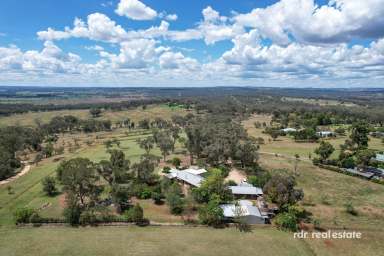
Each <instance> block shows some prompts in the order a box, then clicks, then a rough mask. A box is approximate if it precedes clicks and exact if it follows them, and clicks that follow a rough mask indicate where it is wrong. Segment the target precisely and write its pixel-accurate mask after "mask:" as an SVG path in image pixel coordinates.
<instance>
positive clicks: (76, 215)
mask: <svg viewBox="0 0 384 256" xmlns="http://www.w3.org/2000/svg"><path fill="white" fill-rule="evenodd" d="M80 215H81V209H80V207H79V206H78V205H69V206H67V207H66V208H65V209H64V218H65V222H67V223H69V224H70V225H72V226H76V225H79V224H80Z"/></svg>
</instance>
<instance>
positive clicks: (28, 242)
mask: <svg viewBox="0 0 384 256" xmlns="http://www.w3.org/2000/svg"><path fill="white" fill-rule="evenodd" d="M0 232H1V236H0V255H7V256H18V255H40V256H44V255H66V256H69V255H79V256H80V255H94V256H96V255H137V256H139V255H167V256H171V255H181V254H182V255H185V256H188V255H207V256H209V255H223V256H224V255H255V253H256V252H262V253H263V254H264V255H292V256H296V255H314V254H313V252H312V251H311V249H310V247H309V246H308V245H307V244H306V243H305V242H303V241H299V240H294V239H293V237H292V235H291V234H288V233H284V232H281V231H277V230H273V229H258V230H254V231H253V232H252V233H246V234H241V233H239V232H238V231H236V230H234V229H225V230H219V229H217V230H216V229H209V228H187V227H146V228H138V227H115V228H113V227H99V228H78V229H73V228H35V229H31V228H27V229H12V230H1V229H0Z"/></svg>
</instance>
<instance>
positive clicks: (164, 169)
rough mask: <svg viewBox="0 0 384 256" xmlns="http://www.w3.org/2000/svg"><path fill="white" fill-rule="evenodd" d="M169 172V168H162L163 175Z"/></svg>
mask: <svg viewBox="0 0 384 256" xmlns="http://www.w3.org/2000/svg"><path fill="white" fill-rule="evenodd" d="M170 170H171V167H169V166H164V168H163V173H169V171H170Z"/></svg>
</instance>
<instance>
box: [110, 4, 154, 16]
mask: <svg viewBox="0 0 384 256" xmlns="http://www.w3.org/2000/svg"><path fill="white" fill-rule="evenodd" d="M116 13H117V14H118V15H120V16H126V17H128V18H130V19H133V20H152V19H154V18H156V17H157V12H156V11H155V10H153V9H152V8H150V7H148V6H146V5H145V4H143V3H142V2H140V1H138V0H120V3H119V5H118V6H117V9H116Z"/></svg>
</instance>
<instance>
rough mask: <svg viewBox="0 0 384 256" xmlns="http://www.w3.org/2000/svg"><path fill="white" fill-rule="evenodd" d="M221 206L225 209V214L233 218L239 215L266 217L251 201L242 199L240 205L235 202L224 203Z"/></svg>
mask: <svg viewBox="0 0 384 256" xmlns="http://www.w3.org/2000/svg"><path fill="white" fill-rule="evenodd" d="M220 208H221V209H223V215H224V217H227V218H233V217H236V216H238V215H239V214H240V215H241V216H257V217H265V216H263V215H262V213H261V212H260V210H259V208H257V207H256V206H254V205H253V204H252V202H251V201H248V200H240V201H239V205H235V204H222V205H220Z"/></svg>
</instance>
